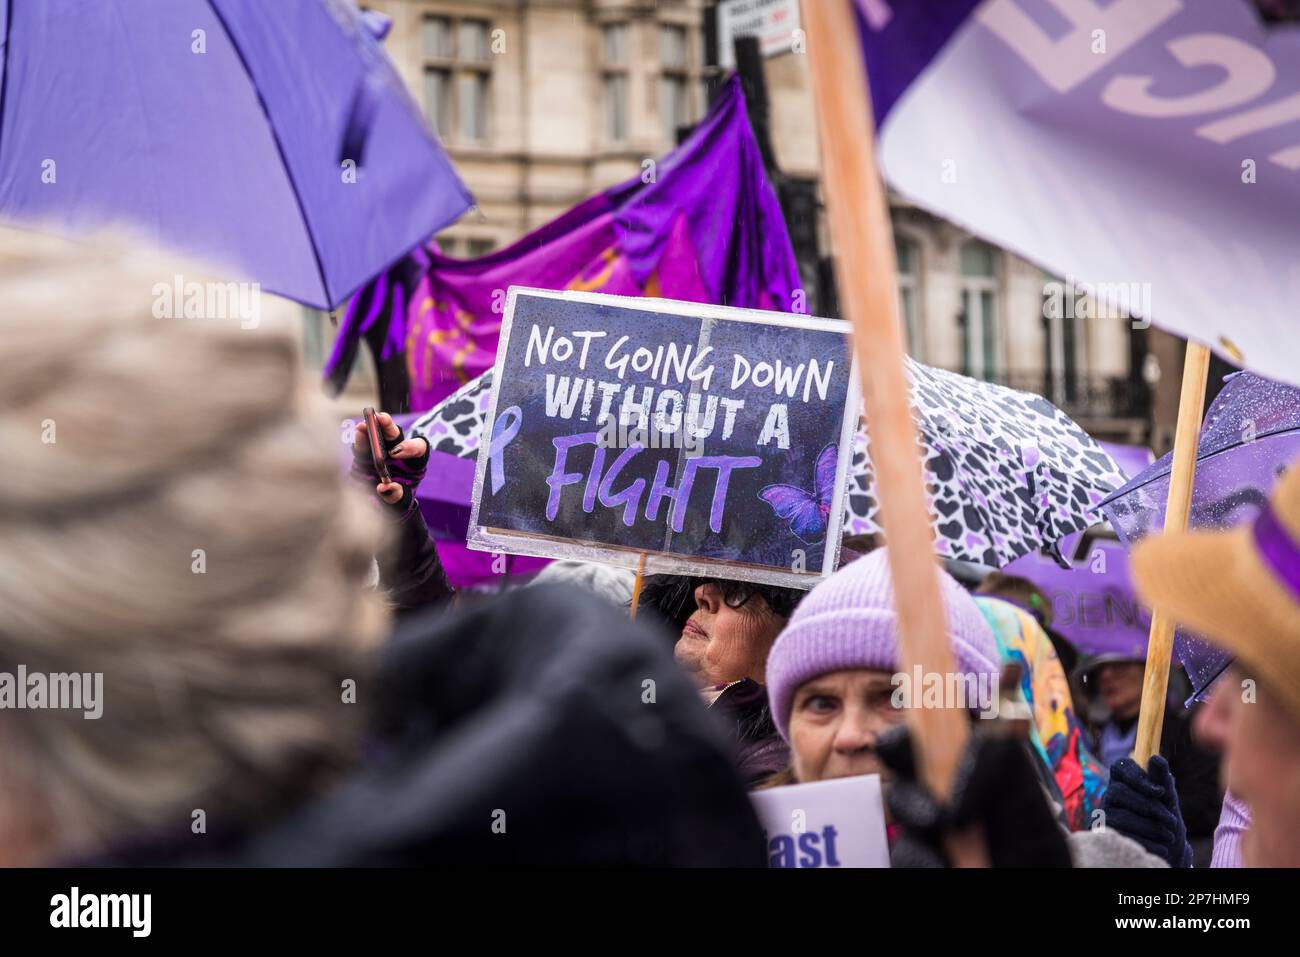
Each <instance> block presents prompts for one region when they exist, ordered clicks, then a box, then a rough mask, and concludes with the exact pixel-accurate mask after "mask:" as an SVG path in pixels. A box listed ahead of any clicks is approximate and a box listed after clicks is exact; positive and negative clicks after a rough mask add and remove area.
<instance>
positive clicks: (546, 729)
mask: <svg viewBox="0 0 1300 957" xmlns="http://www.w3.org/2000/svg"><path fill="white" fill-rule="evenodd" d="M370 687H371V691H370V692H369V694H370V700H369V702H368V704H369V706H370V708H371V718H372V723H371V731H370V741H369V745H368V748H367V753H366V757H365V759H364V760H362V761H361V762H360V763H359V764H358V766H357V767H356V769H355V770H354V772H353V773H352V774H351V775H350V776H349V777H347V778H346V779H345V780H344V781H343V782H342V783H341V784H340V785H338V786H337V787H335V788H334V789H333V790H332V791H331V792H329V793H328V794H326V795H324V796H321V797H319V798H317V799H316V800H313V801H311V802H309V803H308V804H306V805H304V806H302V807H300V808H299V809H298V810H296V811H294V812H292V813H290V814H289V815H287V816H285V817H282V818H281V819H280V820H279V821H278V822H276V823H275V824H274V825H273V826H271V827H269V828H264V829H260V830H258V831H257V832H256V833H253V834H250V835H244V836H241V837H239V838H238V839H237V840H233V841H232V840H224V841H223V842H222V844H221V849H220V851H218V850H217V848H216V847H214V844H216V843H217V842H214V841H211V840H210V838H204V839H202V840H194V841H192V842H191V841H185V842H183V843H184V844H187V845H189V848H188V850H187V849H186V848H184V847H180V846H178V847H174V848H171V849H165V848H162V847H160V846H158V845H153V846H151V847H149V848H147V849H144V850H145V853H143V854H141V853H133V854H123V855H117V856H116V857H114V858H112V859H106V860H101V861H96V862H93V863H100V864H121V863H131V864H192V863H203V864H237V865H251V866H306V867H318V866H409V865H464V864H497V865H500V864H509V865H649V866H683V865H686V866H690V865H706V866H745V865H751V866H755V867H761V866H764V865H765V863H766V857H765V854H764V848H763V840H762V832H761V830H760V828H759V825H758V821H757V819H756V817H755V815H754V811H753V808H752V807H751V805H750V803H749V799H748V797H747V795H746V792H745V790H744V787H743V786H742V784H741V782H740V781H739V780H738V779H737V777H736V773H735V771H734V770H733V769H732V764H731V760H730V755H729V750H728V747H727V744H726V741H725V739H724V736H723V735H722V734H721V733H720V731H719V729H718V727H717V726H716V723H715V722H714V721H713V720H712V719H711V718H710V716H709V715H708V713H707V712H706V711H705V708H704V704H703V702H702V701H701V700H700V697H699V694H698V692H697V691H696V690H695V688H694V687H692V686H691V683H690V682H689V680H688V679H687V678H686V677H685V676H684V675H683V674H682V673H681V672H680V670H679V668H678V667H677V664H676V662H674V661H673V658H672V655H671V653H669V651H668V650H667V649H666V648H664V647H663V645H662V644H661V643H660V642H659V641H657V640H656V638H655V637H654V635H653V634H652V633H651V632H650V631H649V630H648V629H645V628H644V627H642V626H640V625H638V624H636V623H634V622H631V621H629V620H628V617H627V615H626V613H622V612H620V611H619V610H617V609H615V608H612V607H610V606H608V605H607V604H605V603H604V602H601V601H600V600H598V599H597V598H595V597H593V596H591V595H588V594H587V593H585V592H582V591H579V590H576V589H572V588H569V587H566V586H558V585H556V586H538V587H532V588H526V589H521V590H518V591H515V592H511V593H509V594H506V595H503V596H494V597H493V598H492V599H490V600H489V601H486V602H484V603H480V604H476V605H471V606H468V607H465V608H461V609H457V610H455V611H450V612H440V611H439V610H436V609H425V610H423V611H421V612H419V613H417V614H415V615H412V616H408V617H407V618H405V619H404V620H402V621H401V622H400V623H399V625H398V628H397V631H396V633H395V634H394V636H393V640H392V642H391V644H390V646H389V647H388V649H387V651H386V654H385V655H384V659H383V662H382V664H381V666H380V668H379V672H378V675H377V680H376V681H375V682H374V684H373V685H371V686H370ZM361 703H362V704H367V702H365V701H363V702H361ZM214 852H216V853H214ZM199 855H202V856H201V857H200V856H199Z"/></svg>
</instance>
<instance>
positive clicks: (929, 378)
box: [413, 359, 1124, 567]
mask: <svg viewBox="0 0 1300 957" xmlns="http://www.w3.org/2000/svg"><path fill="white" fill-rule="evenodd" d="M908 368H909V371H910V373H911V379H912V405H913V411H914V414H915V415H916V417H917V420H918V424H919V425H920V430H921V441H922V451H923V453H924V462H925V474H926V488H927V491H928V492H929V495H930V513H931V519H932V522H933V526H934V529H935V541H936V550H937V551H938V553H939V554H940V555H942V556H943V557H945V558H950V559H956V560H959V561H975V562H981V563H983V564H985V565H992V566H996V567H1001V566H1002V565H1005V564H1007V563H1008V562H1010V561H1012V560H1013V559H1015V558H1017V557H1019V556H1021V555H1025V554H1027V553H1029V552H1032V551H1036V550H1038V549H1039V548H1042V547H1043V546H1045V545H1048V544H1051V543H1054V542H1056V541H1058V540H1059V539H1061V538H1062V537H1064V536H1066V535H1069V534H1070V533H1072V532H1077V531H1081V530H1083V529H1085V528H1087V527H1088V526H1089V525H1091V524H1093V522H1094V521H1096V506H1097V504H1098V503H1099V502H1101V500H1102V499H1103V498H1104V497H1105V496H1106V495H1108V494H1109V493H1110V492H1112V491H1113V490H1114V489H1115V488H1117V487H1118V486H1120V485H1121V484H1123V482H1124V473H1123V472H1122V471H1120V468H1119V466H1118V465H1116V464H1115V461H1114V459H1112V458H1111V457H1110V455H1109V454H1108V453H1107V452H1106V451H1105V450H1104V449H1102V448H1101V447H1100V446H1099V445H1098V444H1097V443H1096V442H1095V441H1094V440H1093V439H1092V438H1091V437H1090V436H1089V435H1088V434H1087V433H1086V432H1084V431H1083V430H1082V429H1081V428H1079V426H1078V425H1076V424H1075V423H1074V422H1073V421H1071V419H1070V418H1069V417H1068V416H1066V415H1065V413H1064V412H1062V411H1061V410H1060V409H1058V408H1056V406H1054V405H1052V404H1051V403H1050V402H1048V401H1047V400H1046V399H1044V398H1043V397H1042V396H1037V395H1032V394H1030V393H1027V392H1017V391H1015V390H1013V389H1007V388H1004V387H1002V386H996V385H991V384H989V383H987V382H978V381H976V380H974V379H970V378H967V377H965V376H961V375H957V374H956V373H952V372H945V371H943V370H942V369H934V368H931V367H930V366H925V365H922V364H921V363H919V362H914V361H912V360H910V359H909V360H908ZM491 390H492V373H491V372H490V371H489V372H486V373H484V374H483V375H481V376H479V377H478V378H477V379H474V380H472V381H471V382H469V383H468V384H466V385H465V386H463V387H462V388H461V389H459V390H458V391H457V392H454V393H453V394H452V395H450V396H448V397H447V398H446V399H444V400H443V401H442V402H440V403H439V404H438V405H436V406H434V407H433V408H432V409H430V410H429V411H428V412H426V413H425V414H424V415H423V416H421V417H420V418H419V419H417V420H416V422H415V424H414V426H413V428H414V430H415V431H416V432H418V433H419V434H421V435H423V436H425V437H426V438H427V439H428V440H429V442H430V444H431V445H432V446H433V448H434V450H435V451H439V452H447V453H449V454H451V455H457V456H461V457H464V458H472V457H474V456H475V455H476V454H477V452H478V448H479V444H480V442H481V440H482V433H483V424H484V422H485V420H486V417H487V409H488V403H489V401H490V399H491ZM873 485H874V479H873V475H872V469H871V460H870V456H869V440H868V438H867V435H866V433H865V431H863V430H859V431H858V433H857V436H856V438H855V441H854V455H853V462H852V465H851V467H850V484H849V494H848V514H847V515H846V518H845V532H846V533H849V534H853V533H872V532H878V531H880V530H881V526H880V524H879V506H878V505H877V503H876V500H875V497H874V494H873Z"/></svg>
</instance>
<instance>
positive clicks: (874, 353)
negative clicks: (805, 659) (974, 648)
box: [802, 0, 978, 863]
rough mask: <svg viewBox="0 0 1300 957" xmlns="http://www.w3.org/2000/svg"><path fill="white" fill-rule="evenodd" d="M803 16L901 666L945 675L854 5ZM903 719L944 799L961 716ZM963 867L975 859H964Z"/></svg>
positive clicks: (827, 5)
mask: <svg viewBox="0 0 1300 957" xmlns="http://www.w3.org/2000/svg"><path fill="white" fill-rule="evenodd" d="M802 10H803V26H804V29H805V31H806V33H807V37H808V66H809V69H810V70H811V72H812V87H813V98H814V100H815V104H816V113H817V128H818V131H819V134H820V135H819V139H820V142H821V159H822V177H823V180H822V182H823V184H824V188H825V191H826V205H827V207H828V211H829V215H830V226H831V238H832V241H833V245H834V250H835V273H836V276H837V278H838V280H839V289H840V298H841V301H842V302H843V305H844V313H845V315H846V316H847V318H848V319H849V320H850V322H851V323H852V324H853V340H854V348H855V350H856V353H857V358H858V367H859V369H860V370H861V378H862V397H863V405H864V407H865V410H866V414H867V425H868V428H869V429H870V431H871V462H872V465H873V467H874V468H875V473H876V497H877V500H878V501H879V502H880V513H881V516H882V518H883V523H882V524H883V525H884V533H885V540H886V542H887V543H888V545H889V567H890V571H891V573H892V574H893V578H894V601H895V603H896V605H897V608H898V620H899V661H898V667H899V670H900V671H901V672H903V673H905V674H909V675H910V674H912V673H913V666H915V665H920V666H921V669H922V672H923V673H924V674H926V675H930V674H939V675H947V674H949V673H950V672H951V671H952V670H953V667H954V665H953V654H952V647H951V645H950V643H949V641H948V628H947V623H946V621H945V615H944V607H943V603H942V601H941V599H940V593H939V580H938V575H937V570H936V559H935V549H934V541H933V538H932V536H931V531H930V516H929V510H928V507H927V505H926V499H925V487H924V485H923V480H922V472H921V459H920V454H919V445H918V442H917V432H916V425H915V423H914V422H913V420H912V412H911V408H910V403H909V398H908V396H909V386H908V381H907V373H906V370H905V367H904V364H903V334H902V323H901V321H900V318H899V312H898V289H897V284H896V281H895V271H896V264H895V262H894V239H893V232H892V229H891V226H890V221H889V209H888V205H887V203H886V199H885V191H884V187H883V185H882V184H881V182H880V177H879V175H878V174H877V172H876V162H875V157H876V143H875V122H874V120H873V118H872V112H871V103H870V101H869V98H868V96H867V86H866V80H865V78H866V71H865V70H864V69H863V64H862V51H861V48H860V45H859V38H858V28H857V24H856V23H855V22H854V19H853V11H852V8H851V0H803V4H802ZM907 718H908V722H909V724H910V725H911V728H912V732H913V734H912V745H913V748H914V749H916V750H917V752H918V754H917V758H918V768H919V771H920V776H921V780H922V781H923V782H925V783H926V784H927V785H928V786H929V788H930V789H931V791H932V792H933V793H935V794H936V795H940V796H943V797H946V796H948V795H949V794H951V792H952V784H953V778H954V777H955V774H956V769H957V762H958V760H959V758H960V756H961V753H962V749H963V747H964V745H965V743H966V740H967V738H968V736H969V735H970V727H969V719H968V718H967V717H966V714H965V713H964V712H963V711H961V710H960V709H955V708H952V709H949V708H922V707H914V708H909V709H908V712H907ZM950 850H951V848H950ZM976 856H978V855H976ZM965 862H967V863H971V862H972V860H971V858H970V857H968V856H966V857H965Z"/></svg>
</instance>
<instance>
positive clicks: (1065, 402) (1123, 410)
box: [991, 370, 1151, 419]
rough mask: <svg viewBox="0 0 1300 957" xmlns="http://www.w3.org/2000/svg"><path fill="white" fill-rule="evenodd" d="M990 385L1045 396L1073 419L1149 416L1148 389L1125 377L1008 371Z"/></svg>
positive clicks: (1149, 393)
mask: <svg viewBox="0 0 1300 957" xmlns="http://www.w3.org/2000/svg"><path fill="white" fill-rule="evenodd" d="M991 381H993V382H996V383H998V384H999V385H1005V386H1009V387H1010V388H1012V389H1019V390H1021V391H1023V392H1036V393H1037V394H1039V395H1041V396H1045V397H1046V398H1048V399H1049V400H1051V401H1052V402H1053V403H1054V404H1055V405H1056V406H1058V407H1059V408H1060V409H1061V410H1062V411H1064V412H1065V413H1066V414H1067V415H1069V416H1070V417H1071V418H1075V419H1144V418H1147V417H1148V416H1149V414H1150V412H1151V389H1150V388H1149V387H1148V386H1147V384H1146V383H1145V382H1142V381H1141V380H1135V379H1132V378H1130V377H1128V376H1086V375H1076V376H1073V377H1068V378H1067V377H1066V376H1064V375H1053V374H1051V373H1047V372H1042V371H1039V370H1028V371H1025V370H1019V371H1017V370H1008V371H1003V372H999V373H997V374H996V375H994V376H992V377H991Z"/></svg>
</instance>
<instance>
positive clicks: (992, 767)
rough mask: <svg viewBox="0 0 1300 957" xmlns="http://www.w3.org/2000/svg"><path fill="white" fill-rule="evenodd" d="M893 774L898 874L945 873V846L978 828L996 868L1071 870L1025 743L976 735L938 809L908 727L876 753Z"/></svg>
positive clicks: (890, 791)
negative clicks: (919, 770)
mask: <svg viewBox="0 0 1300 957" xmlns="http://www.w3.org/2000/svg"><path fill="white" fill-rule="evenodd" d="M877 752H878V753H879V755H880V757H881V760H883V761H884V762H885V765H886V766H887V767H888V768H889V769H890V770H891V771H893V772H894V775H895V777H894V780H893V781H892V782H891V783H890V784H889V785H888V786H887V788H886V799H887V802H888V804H889V811H890V814H891V815H892V816H893V819H894V821H895V822H896V823H898V824H899V825H901V827H902V834H901V835H900V836H899V838H898V839H897V840H896V841H895V842H894V845H893V847H892V848H891V849H890V862H891V864H892V865H893V866H894V867H947V866H949V863H950V862H949V861H948V858H947V852H946V850H945V847H944V838H945V837H946V836H947V835H948V834H950V833H952V832H954V831H960V830H965V829H967V828H970V827H972V826H978V827H979V828H980V829H981V830H982V832H983V834H984V839H985V842H986V846H987V848H988V853H989V862H990V863H991V864H992V865H993V866H994V867H1069V866H1070V849H1069V845H1068V844H1067V843H1066V839H1065V833H1064V832H1063V831H1062V829H1061V827H1060V825H1058V824H1057V822H1056V819H1055V818H1054V817H1053V815H1052V810H1051V807H1050V806H1049V805H1048V803H1047V798H1046V796H1045V795H1044V793H1043V788H1042V785H1041V784H1040V783H1039V780H1038V776H1037V775H1036V774H1035V773H1034V767H1033V765H1032V764H1031V763H1030V761H1031V760H1032V758H1031V757H1030V755H1029V753H1028V751H1027V750H1026V745H1025V743H1024V742H1023V741H1021V740H1018V739H1015V738H1007V737H1002V736H997V737H986V736H983V735H979V734H972V735H971V737H970V740H969V741H968V742H967V745H966V750H965V752H964V753H963V755H962V758H961V762H960V764H959V765H958V769H957V778H956V781H955V784H954V787H953V794H952V798H951V799H950V800H949V801H948V802H946V803H940V802H939V801H938V800H937V799H936V798H935V797H934V795H933V794H932V793H931V792H930V791H929V790H928V789H927V788H926V787H925V785H923V784H921V783H920V782H919V781H918V780H917V778H916V766H915V762H914V760H913V756H912V743H911V737H910V733H909V730H908V728H907V726H906V725H899V726H898V727H896V728H891V729H890V730H889V731H888V732H886V734H885V735H884V736H883V737H882V738H881V739H880V743H879V745H878V746H877Z"/></svg>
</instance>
